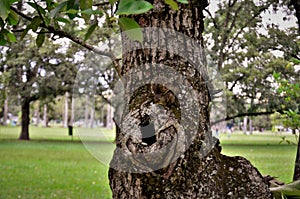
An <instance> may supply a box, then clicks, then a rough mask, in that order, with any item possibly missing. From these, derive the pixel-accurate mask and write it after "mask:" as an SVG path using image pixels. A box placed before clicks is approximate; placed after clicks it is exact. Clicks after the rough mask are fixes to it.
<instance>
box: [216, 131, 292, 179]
mask: <svg viewBox="0 0 300 199" xmlns="http://www.w3.org/2000/svg"><path fill="white" fill-rule="evenodd" d="M281 136H282V135H274V134H267V135H266V134H255V135H244V134H232V135H231V136H230V138H228V137H227V135H225V134H222V135H221V139H220V140H221V145H222V149H223V150H222V153H223V154H225V155H229V156H243V157H245V158H247V159H248V160H250V161H251V163H252V164H253V165H254V166H255V167H256V168H257V169H258V170H259V171H260V172H261V173H262V175H271V176H274V177H278V179H279V180H280V181H283V182H286V183H288V182H291V181H292V176H293V173H294V164H295V163H294V162H295V157H296V152H297V146H296V145H294V144H287V143H282V144H279V142H280V141H281V140H282V139H281ZM286 139H288V140H289V141H293V142H295V143H296V140H295V137H294V136H292V135H286Z"/></svg>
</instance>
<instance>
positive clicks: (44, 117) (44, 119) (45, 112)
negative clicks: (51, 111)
mask: <svg viewBox="0 0 300 199" xmlns="http://www.w3.org/2000/svg"><path fill="white" fill-rule="evenodd" d="M48 126H49V125H48V105H47V104H44V112H43V127H48Z"/></svg>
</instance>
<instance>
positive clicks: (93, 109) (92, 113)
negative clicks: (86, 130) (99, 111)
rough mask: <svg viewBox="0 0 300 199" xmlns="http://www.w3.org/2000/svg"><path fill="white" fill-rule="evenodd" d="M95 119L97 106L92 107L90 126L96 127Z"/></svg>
mask: <svg viewBox="0 0 300 199" xmlns="http://www.w3.org/2000/svg"><path fill="white" fill-rule="evenodd" d="M94 120H95V107H91V119H90V128H94Z"/></svg>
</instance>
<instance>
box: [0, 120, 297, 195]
mask: <svg viewBox="0 0 300 199" xmlns="http://www.w3.org/2000/svg"><path fill="white" fill-rule="evenodd" d="M19 132H20V128H19V127H1V126H0V187H1V188H0V198H5V199H10V198H14V199H15V198H28V199H35V198H38V199H40V198H59V199H68V198H72V199H73V198H75V199H76V198H78V199H79V198H80V199H81V198H86V199H90V198H91V199H92V198H100V199H105V198H111V192H110V189H109V185H108V177H107V171H108V167H107V166H105V165H103V164H101V163H100V162H99V161H98V160H97V159H96V158H94V157H93V156H92V155H91V154H90V153H89V152H88V150H86V148H85V145H84V144H83V143H82V142H81V141H80V137H79V134H80V136H83V138H84V139H85V140H87V141H88V140H89V139H94V138H97V140H99V141H101V142H98V143H99V145H98V148H97V149H98V150H99V149H100V150H101V153H102V154H108V156H110V154H111V153H112V148H111V144H110V141H112V140H113V137H114V135H113V133H112V131H111V130H104V129H88V130H86V129H77V130H75V132H74V137H73V141H71V137H70V136H68V131H67V129H65V128H36V127H31V129H30V133H31V139H32V140H31V141H29V142H28V141H18V140H17V138H18V133H19ZM99 132H101V134H100V135H99ZM288 139H289V140H294V137H293V136H288ZM280 140H281V138H280V136H279V135H273V134H272V135H267V134H263V135H256V134H255V135H248V136H247V135H242V134H232V135H231V136H230V138H228V137H227V135H225V134H222V135H221V145H222V148H223V153H224V154H227V155H231V156H233V155H240V156H244V157H246V158H247V159H249V160H250V161H251V162H252V163H253V164H254V165H255V166H256V167H257V168H258V169H259V171H260V172H262V174H264V175H267V174H269V175H272V176H278V177H279V180H282V181H285V182H290V181H291V178H292V173H293V167H294V159H295V153H296V146H295V145H288V144H286V143H285V144H279V141H280ZM103 141H106V142H103ZM107 141H108V142H107ZM85 143H86V142H85ZM99 146H100V147H99Z"/></svg>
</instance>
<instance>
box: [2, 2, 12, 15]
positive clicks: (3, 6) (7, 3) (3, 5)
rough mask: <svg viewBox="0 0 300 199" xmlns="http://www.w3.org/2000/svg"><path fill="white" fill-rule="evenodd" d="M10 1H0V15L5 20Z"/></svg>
mask: <svg viewBox="0 0 300 199" xmlns="http://www.w3.org/2000/svg"><path fill="white" fill-rule="evenodd" d="M10 5H11V4H10V2H9V1H7V0H1V1H0V17H1V18H2V19H3V20H6V18H7V17H8V14H9V12H10V8H9V7H10Z"/></svg>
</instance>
